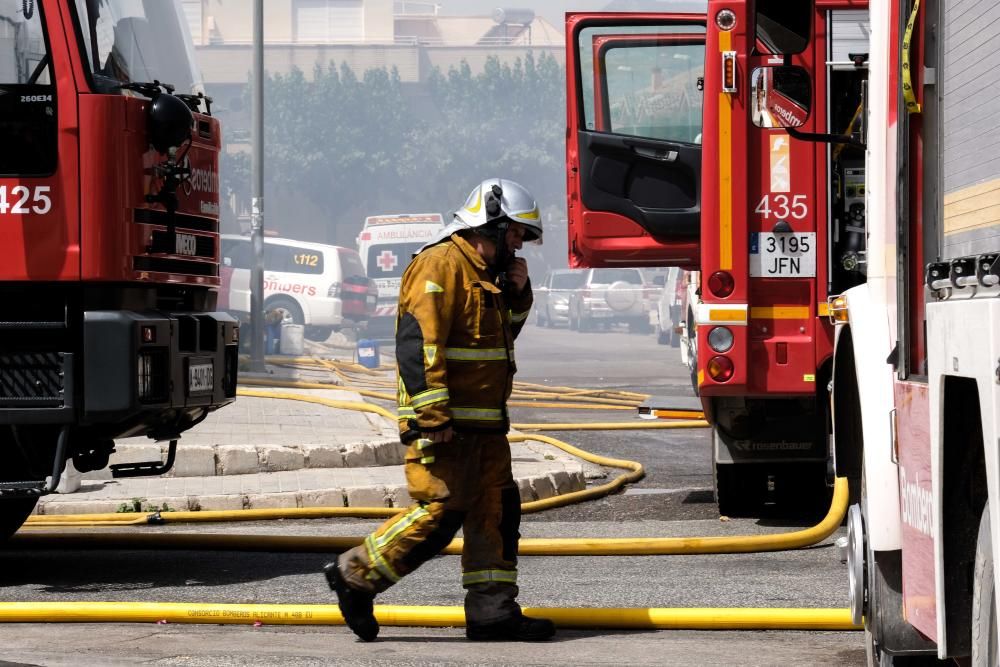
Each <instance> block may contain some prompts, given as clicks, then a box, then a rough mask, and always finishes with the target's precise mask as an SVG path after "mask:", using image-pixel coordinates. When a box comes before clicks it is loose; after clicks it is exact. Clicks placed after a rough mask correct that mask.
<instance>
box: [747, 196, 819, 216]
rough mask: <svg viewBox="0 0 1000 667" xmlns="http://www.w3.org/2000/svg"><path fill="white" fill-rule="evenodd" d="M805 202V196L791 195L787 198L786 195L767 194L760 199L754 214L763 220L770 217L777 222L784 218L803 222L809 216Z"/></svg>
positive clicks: (807, 205)
mask: <svg viewBox="0 0 1000 667" xmlns="http://www.w3.org/2000/svg"><path fill="white" fill-rule="evenodd" d="M807 201H808V200H807V199H806V196H805V195H792V196H791V197H790V198H789V196H788V195H781V194H777V195H776V194H770V193H768V194H766V195H764V196H763V197H762V198H761V200H760V203H759V204H757V208H755V209H754V213H760V214H761V215H762V216H764V219H765V220H766V219H768V218H771V217H774V218H778V219H779V220H782V219H785V218H793V219H795V220H804V219H805V218H806V216H808V215H809V204H808V203H807Z"/></svg>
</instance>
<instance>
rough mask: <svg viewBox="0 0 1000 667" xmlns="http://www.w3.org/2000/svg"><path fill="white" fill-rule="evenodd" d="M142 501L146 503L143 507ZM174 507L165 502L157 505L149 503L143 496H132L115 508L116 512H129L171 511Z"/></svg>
mask: <svg viewBox="0 0 1000 667" xmlns="http://www.w3.org/2000/svg"><path fill="white" fill-rule="evenodd" d="M143 503H146V505H145V507H143ZM173 511H174V508H173V507H170V506H169V505H167V503H165V502H164V503H163V504H161V505H160V506H159V507H157V506H156V505H150V504H149V503H148V502H146V499H145V498H132V499H131V500H130V501H128V502H125V503H122V504H120V505H119V506H118V509H117V510H116V513H117V514H130V513H132V512H173Z"/></svg>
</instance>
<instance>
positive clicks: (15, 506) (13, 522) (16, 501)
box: [0, 498, 38, 541]
mask: <svg viewBox="0 0 1000 667" xmlns="http://www.w3.org/2000/svg"><path fill="white" fill-rule="evenodd" d="M37 503H38V498H11V499H8V500H0V541H3V540H6V539H7V538H9V537H10V536H11V535H13V534H14V533H16V532H17V529H18V528H20V527H21V526H22V525H23V524H24V522H25V521H26V520H27V519H28V517H29V516H31V512H32V511H33V510H34V509H35V505H36V504H37Z"/></svg>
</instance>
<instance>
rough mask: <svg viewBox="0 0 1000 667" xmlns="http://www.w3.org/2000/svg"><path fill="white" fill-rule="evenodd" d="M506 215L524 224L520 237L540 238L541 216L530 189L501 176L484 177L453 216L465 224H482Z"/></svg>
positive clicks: (537, 239)
mask: <svg viewBox="0 0 1000 667" xmlns="http://www.w3.org/2000/svg"><path fill="white" fill-rule="evenodd" d="M503 218H507V219H509V220H512V221H513V222H519V223H521V224H522V225H524V227H525V234H524V240H525V241H536V242H537V243H541V242H542V218H541V216H540V215H539V213H538V204H536V203H535V198H534V197H532V196H531V193H530V192H528V190H527V189H526V188H525V187H524V186H523V185H520V184H519V183H515V182H514V181H508V180H507V179H505V178H488V179H486V180H485V181H483V182H482V183H480V184H479V185H477V186H476V187H475V188H474V189H473V190H472V192H470V193H469V197H468V199H466V200H465V204H464V205H463V206H462V208H460V209H458V210H457V211H455V219H456V220H458V221H460V222H462V223H463V224H465V225H466V226H468V227H482V226H484V225H487V224H489V223H491V222H496V221H497V220H501V219H503Z"/></svg>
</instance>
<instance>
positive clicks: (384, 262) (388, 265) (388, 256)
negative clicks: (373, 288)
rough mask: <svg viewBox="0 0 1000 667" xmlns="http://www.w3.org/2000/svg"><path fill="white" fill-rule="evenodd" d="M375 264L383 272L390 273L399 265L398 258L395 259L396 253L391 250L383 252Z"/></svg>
mask: <svg viewBox="0 0 1000 667" xmlns="http://www.w3.org/2000/svg"><path fill="white" fill-rule="evenodd" d="M376 264H378V265H379V268H381V269H382V270H383V271H392V270H393V269H394V268H396V265H397V264H399V258H398V257H396V253H394V252H393V251H391V250H383V251H382V254H381V255H379V256H378V261H377V262H376Z"/></svg>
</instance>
